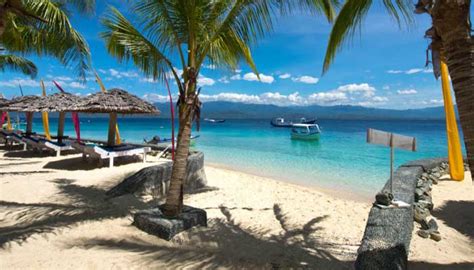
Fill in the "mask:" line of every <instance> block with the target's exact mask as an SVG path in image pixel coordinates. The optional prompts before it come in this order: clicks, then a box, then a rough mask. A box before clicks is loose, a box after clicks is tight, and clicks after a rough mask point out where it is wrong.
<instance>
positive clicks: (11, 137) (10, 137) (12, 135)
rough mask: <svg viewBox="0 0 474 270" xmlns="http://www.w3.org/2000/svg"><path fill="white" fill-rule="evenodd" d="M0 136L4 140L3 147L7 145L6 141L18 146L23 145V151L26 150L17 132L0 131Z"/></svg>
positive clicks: (21, 137)
mask: <svg viewBox="0 0 474 270" xmlns="http://www.w3.org/2000/svg"><path fill="white" fill-rule="evenodd" d="M0 135H1V136H2V137H3V138H4V139H5V145H7V144H8V141H10V142H16V143H18V144H20V145H23V150H26V147H27V145H26V143H25V142H24V141H23V136H21V135H20V134H18V133H17V132H15V131H13V130H11V131H7V130H1V131H0Z"/></svg>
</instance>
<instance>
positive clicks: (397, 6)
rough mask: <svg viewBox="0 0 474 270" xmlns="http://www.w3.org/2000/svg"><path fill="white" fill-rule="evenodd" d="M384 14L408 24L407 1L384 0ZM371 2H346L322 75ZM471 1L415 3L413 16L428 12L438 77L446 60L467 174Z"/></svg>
mask: <svg viewBox="0 0 474 270" xmlns="http://www.w3.org/2000/svg"><path fill="white" fill-rule="evenodd" d="M383 3H384V5H385V7H386V9H387V11H388V12H389V14H391V15H392V16H393V17H394V18H395V19H396V20H397V21H398V22H399V23H400V22H401V21H402V20H404V21H405V22H408V23H410V22H411V19H412V17H411V14H410V11H411V9H412V1H411V0H384V1H383ZM371 4H372V1H371V0H347V1H346V2H345V4H344V5H343V6H342V8H341V10H340V12H339V15H338V16H337V18H336V20H335V22H334V26H333V28H332V31H331V34H330V37H329V43H328V47H327V51H326V57H325V59H324V68H323V72H326V71H327V70H328V69H329V66H330V64H331V63H332V61H333V59H334V57H335V55H336V53H337V51H338V50H339V49H340V48H341V46H342V45H343V43H344V42H345V41H346V40H347V39H348V38H350V37H351V36H352V35H353V34H354V32H355V31H356V30H357V29H358V28H360V26H361V23H362V21H363V19H364V17H365V15H366V14H367V11H368V10H369V8H370V6H371ZM470 5H471V0H437V1H433V0H419V2H418V3H417V4H416V6H415V7H416V10H415V12H416V13H429V14H430V15H431V18H432V22H433V27H432V28H431V29H429V30H428V31H427V32H426V36H427V37H430V38H431V39H432V41H433V42H432V43H431V45H430V48H431V50H432V64H433V69H434V73H435V76H437V77H438V76H439V66H440V64H439V63H440V59H443V60H445V61H446V63H447V65H448V68H449V70H450V75H451V78H452V83H453V89H454V94H455V96H456V102H457V107H458V111H459V118H460V121H461V126H462V130H463V133H464V143H465V146H466V151H467V159H468V163H469V167H470V169H471V171H474V42H473V36H472V29H471V22H470Z"/></svg>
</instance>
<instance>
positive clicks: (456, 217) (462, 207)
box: [433, 201, 474, 240]
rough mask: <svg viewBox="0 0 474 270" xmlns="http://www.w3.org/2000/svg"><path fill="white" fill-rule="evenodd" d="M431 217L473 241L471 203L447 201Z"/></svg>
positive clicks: (472, 209) (473, 217) (473, 218)
mask: <svg viewBox="0 0 474 270" xmlns="http://www.w3.org/2000/svg"><path fill="white" fill-rule="evenodd" d="M433 216H434V217H436V218H438V219H441V220H443V221H444V222H445V223H446V225H448V226H449V227H451V228H453V229H455V230H457V231H458V232H460V233H462V234H464V235H466V236H467V237H469V238H471V240H474V202H473V201H447V202H446V203H445V204H444V205H443V207H441V208H438V209H435V210H434V211H433Z"/></svg>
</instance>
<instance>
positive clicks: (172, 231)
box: [133, 205, 207, 240]
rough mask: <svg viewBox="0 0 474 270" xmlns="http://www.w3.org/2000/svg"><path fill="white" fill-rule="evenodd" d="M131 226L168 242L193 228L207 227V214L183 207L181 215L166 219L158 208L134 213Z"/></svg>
mask: <svg viewBox="0 0 474 270" xmlns="http://www.w3.org/2000/svg"><path fill="white" fill-rule="evenodd" d="M133 225H135V226H136V227H138V228H139V229H140V230H142V231H145V232H147V233H149V234H153V235H156V236H158V237H160V238H162V239H165V240H170V239H171V238H173V236H175V235H176V234H178V233H180V232H182V231H184V230H187V229H190V228H192V227H195V226H207V214H206V211H204V210H203V209H199V208H194V207H191V206H187V205H184V206H183V211H182V212H181V214H179V215H178V216H177V217H173V218H168V217H165V216H164V215H163V213H162V212H161V209H160V207H158V208H153V209H149V210H142V211H139V212H137V213H135V215H134V216H133Z"/></svg>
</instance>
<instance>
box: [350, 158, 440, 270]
mask: <svg viewBox="0 0 474 270" xmlns="http://www.w3.org/2000/svg"><path fill="white" fill-rule="evenodd" d="M446 165H447V159H446V158H431V159H420V160H414V161H410V162H407V163H405V164H403V165H401V166H400V167H398V168H397V170H396V171H395V173H394V177H393V181H392V184H393V190H392V191H393V196H394V197H395V199H398V200H402V201H404V202H406V203H409V204H410V205H412V207H408V208H384V209H381V208H379V207H377V206H372V208H371V210H370V213H369V217H368V219H367V225H366V228H365V232H364V236H363V238H362V242H361V245H360V247H359V250H358V256H357V259H356V262H355V268H356V269H374V270H375V269H407V267H408V251H409V247H410V241H411V236H412V231H413V228H414V224H413V220H414V217H415V209H417V210H416V211H417V219H419V221H420V224H421V225H422V228H424V227H423V226H424V225H425V224H423V221H421V220H424V221H426V226H428V227H427V228H426V229H428V230H430V229H431V230H433V229H434V231H437V225H436V222H435V221H434V223H433V222H432V221H429V222H428V221H427V220H426V218H427V217H428V216H429V211H428V212H427V211H426V210H429V209H430V208H431V209H432V207H433V204H432V200H431V186H432V184H433V183H434V182H436V183H437V181H438V179H439V177H440V176H441V175H442V172H445V171H446V170H447V166H446ZM384 191H385V192H389V191H390V180H388V181H387V182H386V183H385V186H384V187H383V189H382V191H381V192H384ZM420 209H421V210H420ZM418 214H422V215H420V216H418ZM418 217H421V218H418ZM429 223H431V224H429ZM429 226H431V227H432V228H430V227H429ZM429 233H430V231H429V232H428V237H429V236H430V234H429ZM438 234H439V233H438ZM420 236H421V235H420ZM432 238H433V237H432ZM435 238H436V237H435ZM435 238H433V239H434V240H436V239H435Z"/></svg>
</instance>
